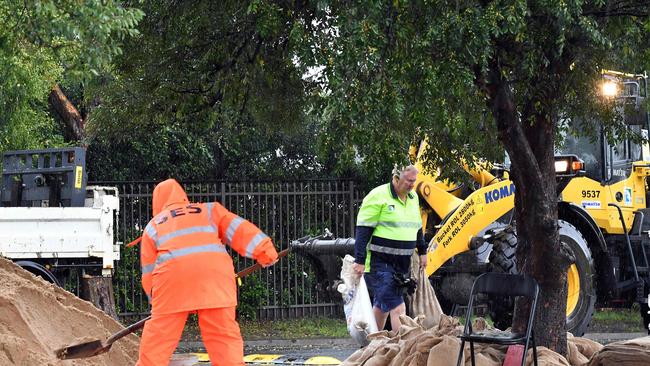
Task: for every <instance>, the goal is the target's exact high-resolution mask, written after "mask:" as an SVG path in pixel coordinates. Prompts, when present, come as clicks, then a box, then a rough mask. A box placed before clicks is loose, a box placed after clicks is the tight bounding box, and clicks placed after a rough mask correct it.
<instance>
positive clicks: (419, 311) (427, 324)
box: [409, 253, 444, 329]
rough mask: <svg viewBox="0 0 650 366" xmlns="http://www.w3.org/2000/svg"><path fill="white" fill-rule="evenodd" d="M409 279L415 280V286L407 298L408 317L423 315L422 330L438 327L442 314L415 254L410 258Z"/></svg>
mask: <svg viewBox="0 0 650 366" xmlns="http://www.w3.org/2000/svg"><path fill="white" fill-rule="evenodd" d="M411 277H412V278H415V280H416V282H417V286H416V287H415V293H413V295H412V296H410V298H409V302H410V307H409V308H410V309H411V314H410V315H412V316H413V317H416V316H418V315H424V316H425V317H426V318H425V321H424V324H423V325H424V328H425V329H429V328H432V327H434V326H436V325H438V323H439V322H440V317H441V316H442V315H444V313H443V312H442V307H441V306H440V302H438V298H437V297H436V292H435V291H434V289H433V286H431V282H429V278H428V277H427V274H426V272H425V271H424V269H421V268H420V258H419V256H418V255H417V253H414V254H413V256H412V257H411Z"/></svg>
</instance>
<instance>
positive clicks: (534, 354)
mask: <svg viewBox="0 0 650 366" xmlns="http://www.w3.org/2000/svg"><path fill="white" fill-rule="evenodd" d="M532 341H533V362H534V365H535V366H537V344H536V343H535V338H533V339H532Z"/></svg>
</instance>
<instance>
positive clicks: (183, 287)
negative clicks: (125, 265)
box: [137, 179, 277, 366]
mask: <svg viewBox="0 0 650 366" xmlns="http://www.w3.org/2000/svg"><path fill="white" fill-rule="evenodd" d="M153 214H154V218H153V219H151V221H150V222H149V224H148V225H147V227H146V228H145V230H144V234H143V235H142V243H141V252H140V262H141V265H142V287H143V288H144V291H145V293H146V294H147V296H148V297H149V299H150V302H151V304H152V310H151V313H152V317H151V320H149V321H147V323H146V324H145V327H144V331H143V334H142V340H141V343H140V357H139V360H138V363H137V365H140V366H161V365H168V364H169V360H170V358H171V355H172V353H173V352H174V350H175V349H176V346H177V345H178V342H179V340H180V337H181V334H182V332H183V328H184V327H185V321H186V319H187V315H188V314H189V313H190V312H193V311H197V312H198V317H199V327H200V328H201V336H202V338H203V343H204V344H205V348H206V349H207V351H208V354H209V356H210V360H211V361H212V362H213V364H215V365H216V364H218V365H219V366H229V365H244V362H243V356H244V355H243V352H244V350H243V341H242V338H241V335H240V332H239V325H238V324H237V321H236V320H235V306H236V305H237V289H236V284H235V271H234V268H233V263H232V259H231V258H230V255H229V254H228V253H227V251H226V247H225V245H226V244H227V245H229V246H230V247H232V248H233V249H234V250H235V251H237V252H238V253H239V254H241V255H243V256H246V257H248V258H254V259H256V260H257V261H258V262H259V263H260V264H262V265H267V264H271V263H273V262H274V261H275V260H276V259H277V252H276V251H275V248H274V247H273V243H272V242H271V239H270V238H269V237H267V236H266V235H264V233H262V232H261V231H260V229H258V228H257V227H256V226H255V225H253V224H252V223H250V222H248V221H246V220H244V219H242V218H241V217H239V216H237V215H235V214H233V213H232V212H230V211H228V210H226V209H225V208H224V207H223V206H221V205H220V204H218V203H189V201H188V199H187V195H186V194H185V191H184V190H183V188H182V187H181V186H180V185H179V184H178V182H176V181H175V180H173V179H168V180H166V181H164V182H162V183H160V184H158V185H157V186H156V188H155V189H154V192H153Z"/></svg>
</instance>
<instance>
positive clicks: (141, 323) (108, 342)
mask: <svg viewBox="0 0 650 366" xmlns="http://www.w3.org/2000/svg"><path fill="white" fill-rule="evenodd" d="M149 319H151V315H149V316H148V317H146V318H144V319H142V320H140V321H139V322H137V323H133V324H131V325H129V326H128V327H126V328H124V329H122V330H120V331H119V332H117V333H115V334H113V335H112V336H111V337H110V338H108V339H107V340H106V345H107V346H109V345H111V344H113V342H115V341H116V340H118V339H120V338H122V337H125V336H127V335H129V334H131V333H133V332H135V331H136V330H139V329H142V328H144V323H145V322H146V321H147V320H149Z"/></svg>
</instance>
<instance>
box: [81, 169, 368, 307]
mask: <svg viewBox="0 0 650 366" xmlns="http://www.w3.org/2000/svg"><path fill="white" fill-rule="evenodd" d="M92 184H102V185H111V186H116V187H118V189H119V193H120V213H119V220H118V226H117V227H116V230H117V240H119V241H121V242H123V243H128V242H130V241H132V240H134V239H135V238H137V237H138V236H140V235H141V234H142V230H143V228H144V227H145V226H146V225H147V223H148V222H149V220H150V219H151V199H152V192H153V189H154V187H155V184H156V183H155V182H94V183H92ZM183 186H184V188H185V190H186V192H187V194H188V197H189V199H190V201H192V202H209V201H217V202H220V203H221V204H223V205H224V206H225V207H226V208H227V209H229V210H230V211H232V212H234V213H236V214H238V215H240V216H242V217H244V218H245V219H248V220H250V221H252V222H253V223H255V224H256V225H258V226H259V227H260V228H261V229H262V230H263V231H264V232H265V233H266V234H267V235H269V236H270V237H271V238H272V239H273V242H274V243H275V246H276V248H278V250H282V249H285V248H287V246H288V244H289V242H290V241H291V240H294V239H297V238H300V237H303V236H305V235H316V234H320V233H322V232H323V230H324V229H325V228H328V229H329V230H330V231H332V233H334V235H335V236H337V237H350V236H353V235H354V225H355V219H356V213H357V210H358V206H359V204H360V201H361V199H362V198H363V196H362V193H361V192H360V191H359V190H358V189H357V187H356V186H355V183H354V182H353V181H349V180H309V181H292V182H236V183H235V182H203V183H183ZM233 261H234V263H235V268H236V270H238V271H239V270H241V269H243V268H246V267H247V266H250V265H253V264H254V262H253V261H252V260H250V259H247V258H243V257H240V256H238V255H237V254H236V253H235V254H233ZM317 289H318V283H317V278H316V275H315V273H314V271H313V269H312V268H311V266H310V265H309V262H307V261H306V260H305V259H304V258H303V257H301V256H296V255H293V254H290V255H289V256H288V257H285V258H283V259H282V260H280V262H279V263H278V264H276V265H275V266H273V267H271V268H268V269H264V270H261V271H258V272H256V273H254V274H252V275H250V276H248V277H246V278H244V279H243V283H242V285H241V286H240V287H239V312H240V316H245V317H257V318H261V319H278V318H293V317H303V316H313V315H321V316H327V315H334V314H337V315H338V314H340V313H341V310H342V309H341V308H342V306H341V304H340V299H336V298H330V297H329V296H328V295H327V294H325V293H324V292H323V291H318V290H317ZM114 291H115V298H116V305H117V309H118V313H119V314H120V316H132V315H140V314H144V313H146V312H148V310H149V304H148V303H147V298H146V296H145V295H144V293H143V292H142V290H141V287H140V260H139V246H137V247H133V248H123V249H122V255H121V260H120V262H119V264H118V267H117V270H116V274H115V277H114ZM197 296H200V294H197Z"/></svg>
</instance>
